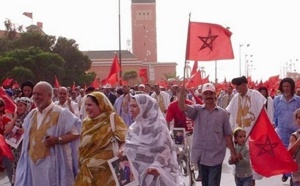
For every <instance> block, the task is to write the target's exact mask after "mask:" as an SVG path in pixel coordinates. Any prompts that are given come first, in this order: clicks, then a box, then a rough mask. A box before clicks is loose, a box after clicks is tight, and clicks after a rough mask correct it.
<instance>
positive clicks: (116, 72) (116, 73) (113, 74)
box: [106, 55, 121, 84]
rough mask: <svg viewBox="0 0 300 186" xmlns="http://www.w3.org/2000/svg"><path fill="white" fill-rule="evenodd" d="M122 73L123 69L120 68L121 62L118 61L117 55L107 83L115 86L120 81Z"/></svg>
mask: <svg viewBox="0 0 300 186" xmlns="http://www.w3.org/2000/svg"><path fill="white" fill-rule="evenodd" d="M120 71H121V68H120V64H119V60H118V57H117V55H115V57H114V59H113V62H112V65H111V68H110V71H109V74H108V76H107V78H106V82H109V83H110V84H115V83H116V82H118V81H119V78H118V77H119V73H120ZM115 80H116V82H115Z"/></svg>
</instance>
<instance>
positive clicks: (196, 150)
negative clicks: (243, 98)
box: [178, 83, 237, 186]
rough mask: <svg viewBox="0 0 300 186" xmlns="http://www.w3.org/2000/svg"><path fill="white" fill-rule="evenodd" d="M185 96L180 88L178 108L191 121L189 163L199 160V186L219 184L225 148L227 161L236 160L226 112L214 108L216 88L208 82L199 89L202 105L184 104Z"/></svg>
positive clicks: (215, 106) (217, 107)
mask: <svg viewBox="0 0 300 186" xmlns="http://www.w3.org/2000/svg"><path fill="white" fill-rule="evenodd" d="M185 94H186V89H185V88H184V87H181V89H180V94H179V101H178V105H179V108H180V109H181V110H182V111H185V114H186V115H187V117H189V118H191V119H192V120H193V121H194V131H193V140H192V148H191V163H193V164H197V163H198V161H200V169H201V173H202V186H210V185H214V186H217V185H220V182H221V174H222V163H223V160H224V158H225V154H226V146H227V147H228V148H229V149H230V152H231V159H232V160H233V161H234V162H236V161H237V155H236V152H235V150H234V146H233V141H232V130H231V127H230V124H229V116H228V113H227V112H226V111H225V110H224V109H222V108H221V107H219V106H217V105H216V89H215V87H214V85H213V84H211V83H206V84H204V85H203V86H202V98H203V101H204V105H199V104H195V105H187V104H186V103H185V101H184V100H185V96H186V95H185Z"/></svg>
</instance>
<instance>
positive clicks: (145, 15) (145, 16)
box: [136, 10, 153, 20]
mask: <svg viewBox="0 0 300 186" xmlns="http://www.w3.org/2000/svg"><path fill="white" fill-rule="evenodd" d="M152 19H153V18H152V11H149V10H138V11H137V12H136V20H152Z"/></svg>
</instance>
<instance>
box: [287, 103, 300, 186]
mask: <svg viewBox="0 0 300 186" xmlns="http://www.w3.org/2000/svg"><path fill="white" fill-rule="evenodd" d="M294 119H295V120H296V124H297V125H298V126H300V108H298V109H297V110H296V111H295V112H294ZM299 147H300V129H298V131H296V132H294V133H293V134H292V135H291V137H290V143H289V152H290V153H291V154H292V156H293V157H294V159H295V160H296V162H297V163H298V165H300V153H299V149H300V148H299ZM298 167H300V166H298ZM291 182H293V183H291V185H293V186H300V168H298V170H297V171H296V172H293V173H292V181H291Z"/></svg>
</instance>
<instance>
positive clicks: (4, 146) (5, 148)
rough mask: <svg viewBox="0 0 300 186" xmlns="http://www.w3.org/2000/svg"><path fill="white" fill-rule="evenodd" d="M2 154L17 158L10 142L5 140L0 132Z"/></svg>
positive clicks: (0, 153) (11, 158) (9, 157)
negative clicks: (9, 144) (10, 146)
mask: <svg viewBox="0 0 300 186" xmlns="http://www.w3.org/2000/svg"><path fill="white" fill-rule="evenodd" d="M0 156H6V157H7V158H8V159H10V160H14V159H15V158H14V156H13V154H12V152H11V150H10V148H9V146H8V144H7V143H6V142H5V139H4V137H3V136H2V135H1V134H0Z"/></svg>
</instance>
